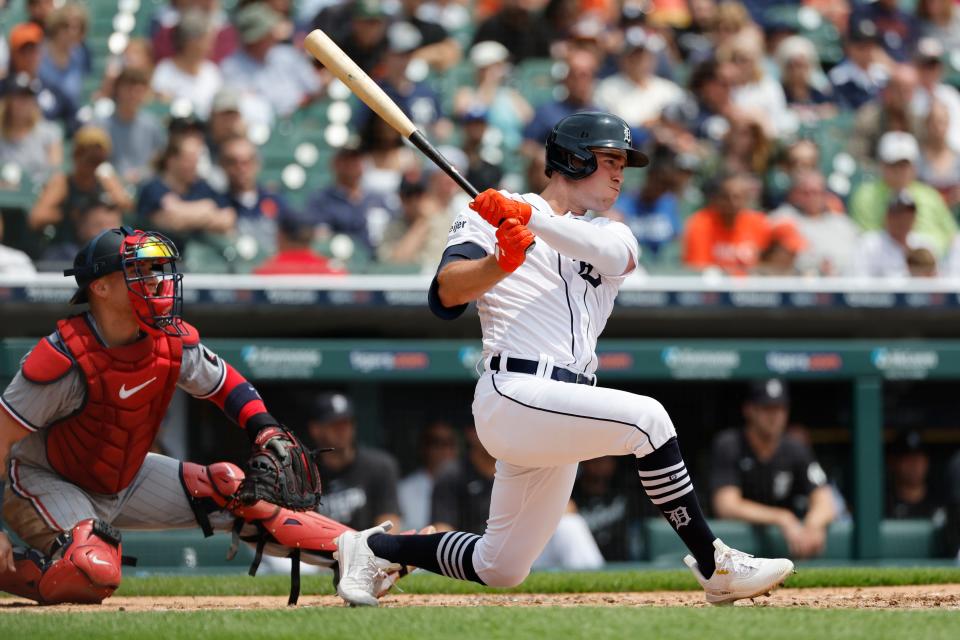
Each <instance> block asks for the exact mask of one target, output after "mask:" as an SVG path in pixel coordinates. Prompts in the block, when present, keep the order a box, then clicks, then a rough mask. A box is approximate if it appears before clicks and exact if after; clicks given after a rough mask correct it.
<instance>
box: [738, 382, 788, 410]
mask: <svg viewBox="0 0 960 640" xmlns="http://www.w3.org/2000/svg"><path fill="white" fill-rule="evenodd" d="M747 402H750V403H751V404H760V405H766V406H771V405H787V404H790V393H789V391H788V390H787V385H786V383H785V382H784V381H783V380H781V379H780V378H768V379H766V380H754V381H753V382H751V383H750V390H749V391H748V393H747Z"/></svg>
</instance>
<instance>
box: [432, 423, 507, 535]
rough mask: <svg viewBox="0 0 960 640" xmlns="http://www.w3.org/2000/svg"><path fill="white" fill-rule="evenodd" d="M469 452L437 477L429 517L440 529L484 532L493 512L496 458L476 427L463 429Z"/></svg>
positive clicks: (471, 426) (471, 425)
mask: <svg viewBox="0 0 960 640" xmlns="http://www.w3.org/2000/svg"><path fill="white" fill-rule="evenodd" d="M463 438H464V442H465V443H466V446H467V451H466V455H465V456H464V457H463V458H461V459H460V460H458V461H457V462H456V463H455V464H452V465H450V466H449V467H447V468H446V470H444V471H443V472H442V473H440V475H438V476H437V480H436V483H435V484H434V485H433V500H432V501H431V516H430V519H431V521H432V523H433V525H434V526H436V528H437V531H469V532H471V533H477V534H480V533H483V530H484V529H485V528H486V526H487V517H488V516H489V515H490V494H491V492H492V491H493V476H494V474H495V473H496V470H497V460H496V458H494V457H493V456H491V455H490V454H489V453H487V450H486V449H484V448H483V445H482V444H481V443H480V438H479V437H478V436H477V428H476V427H475V426H474V425H473V424H470V425H469V426H468V427H466V428H465V429H464V431H463Z"/></svg>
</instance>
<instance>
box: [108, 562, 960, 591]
mask: <svg viewBox="0 0 960 640" xmlns="http://www.w3.org/2000/svg"><path fill="white" fill-rule="evenodd" d="M950 583H960V569H957V568H947V567H942V568H941V567H918V568H909V567H841V568H810V569H801V570H800V572H799V573H797V574H796V575H794V576H792V577H791V578H789V579H788V580H787V586H789V587H800V588H803V587H873V586H902V585H910V584H950ZM399 584H400V587H401V588H402V589H403V591H404V592H406V593H450V594H460V593H482V592H485V591H489V590H488V589H487V588H485V587H481V586H480V585H477V584H474V583H472V582H463V581H460V580H450V579H448V578H444V577H442V576H435V575H432V574H417V575H413V576H409V577H407V578H404V579H403V580H402V581H401V582H400V583H399ZM289 585H290V582H289V578H287V577H286V576H277V575H273V576H261V577H257V578H251V577H249V576H247V575H227V576H223V575H220V576H151V577H143V578H137V577H129V578H124V581H123V584H122V585H121V586H120V589H119V590H118V591H117V595H124V596H163V595H184V596H192V595H285V594H286V593H287V591H288V590H289ZM699 588H700V587H699V585H698V584H697V583H696V582H695V581H694V579H693V576H691V575H690V573H689V572H687V571H598V572H583V573H576V572H574V573H568V572H563V573H560V572H558V573H534V574H532V575H531V576H530V577H529V578H527V580H526V581H525V582H524V583H523V584H522V585H520V586H519V587H517V588H516V589H510V590H508V592H513V593H587V592H594V593H596V592H618V591H689V590H696V589H699ZM498 591H501V592H502V591H504V590H498ZM302 592H303V593H305V594H317V595H322V594H330V593H333V587H332V581H331V579H330V576H304V577H303V587H302Z"/></svg>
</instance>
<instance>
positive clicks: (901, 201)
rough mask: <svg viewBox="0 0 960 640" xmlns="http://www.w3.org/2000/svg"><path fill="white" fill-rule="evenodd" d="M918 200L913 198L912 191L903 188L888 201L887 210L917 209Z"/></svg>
mask: <svg viewBox="0 0 960 640" xmlns="http://www.w3.org/2000/svg"><path fill="white" fill-rule="evenodd" d="M916 210H917V202H916V200H914V199H913V196H912V195H910V192H909V191H907V190H906V189H901V190H900V191H898V192H897V193H895V194H893V196H892V197H891V198H890V201H889V202H888V203H887V211H888V212H890V211H896V212H900V211H916Z"/></svg>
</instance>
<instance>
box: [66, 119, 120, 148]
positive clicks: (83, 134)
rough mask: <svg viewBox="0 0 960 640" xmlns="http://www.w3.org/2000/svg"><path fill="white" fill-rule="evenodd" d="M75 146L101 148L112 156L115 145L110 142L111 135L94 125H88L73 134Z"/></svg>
mask: <svg viewBox="0 0 960 640" xmlns="http://www.w3.org/2000/svg"><path fill="white" fill-rule="evenodd" d="M73 146H74V148H76V147H100V148H101V149H103V150H104V151H105V152H106V153H107V155H110V153H111V151H112V150H113V143H112V142H111V140H110V134H109V133H107V132H106V131H104V130H103V129H101V128H100V127H96V126H94V125H92V124H88V125H85V126H82V127H80V128H79V129H77V132H76V133H75V134H73Z"/></svg>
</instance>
